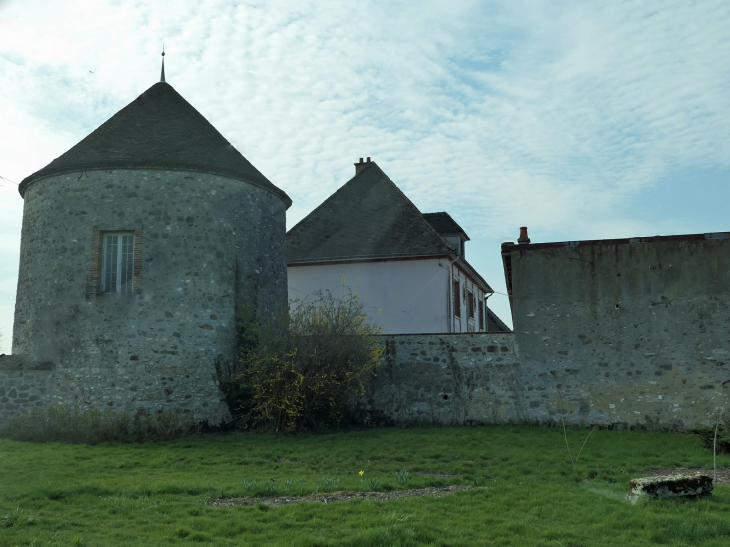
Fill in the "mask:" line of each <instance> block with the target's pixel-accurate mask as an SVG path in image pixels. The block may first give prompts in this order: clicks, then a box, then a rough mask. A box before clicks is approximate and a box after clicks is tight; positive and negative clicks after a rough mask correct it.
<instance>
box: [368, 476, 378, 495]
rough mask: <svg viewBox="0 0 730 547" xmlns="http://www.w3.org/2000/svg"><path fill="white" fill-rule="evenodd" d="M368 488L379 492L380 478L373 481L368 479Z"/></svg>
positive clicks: (374, 478)
mask: <svg viewBox="0 0 730 547" xmlns="http://www.w3.org/2000/svg"><path fill="white" fill-rule="evenodd" d="M368 487H369V488H370V490H371V491H373V492H377V491H379V490H380V479H378V477H373V478H372V479H368Z"/></svg>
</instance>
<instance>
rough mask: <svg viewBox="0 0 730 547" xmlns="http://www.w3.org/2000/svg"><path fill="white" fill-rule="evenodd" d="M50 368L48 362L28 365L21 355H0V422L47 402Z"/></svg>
mask: <svg viewBox="0 0 730 547" xmlns="http://www.w3.org/2000/svg"><path fill="white" fill-rule="evenodd" d="M50 369H51V364H50V363H41V364H37V365H29V364H28V363H26V362H25V360H24V359H22V358H21V357H18V356H15V355H0V421H2V419H3V418H5V417H6V416H8V415H10V414H17V413H21V412H29V411H31V410H32V409H34V408H39V407H42V406H44V405H45V404H46V403H47V401H48V395H49V383H50V380H51V372H50Z"/></svg>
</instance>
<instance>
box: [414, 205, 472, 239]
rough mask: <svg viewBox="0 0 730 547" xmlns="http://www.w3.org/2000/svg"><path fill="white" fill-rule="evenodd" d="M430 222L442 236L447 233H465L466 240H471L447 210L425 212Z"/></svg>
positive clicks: (424, 215) (424, 216) (425, 216)
mask: <svg viewBox="0 0 730 547" xmlns="http://www.w3.org/2000/svg"><path fill="white" fill-rule="evenodd" d="M423 218H425V219H426V220H427V221H428V223H429V224H430V225H431V226H433V227H434V229H435V230H436V231H437V232H438V233H439V234H441V235H442V236H446V235H463V236H464V239H465V240H466V241H469V236H468V235H466V232H465V231H464V230H462V229H461V226H459V225H458V224H457V223H456V221H455V220H454V219H453V218H451V215H450V214H449V213H446V212H443V211H442V212H439V213H423Z"/></svg>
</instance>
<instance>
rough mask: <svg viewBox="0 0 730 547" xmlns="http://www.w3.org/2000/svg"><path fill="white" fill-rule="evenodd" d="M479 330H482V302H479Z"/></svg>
mask: <svg viewBox="0 0 730 547" xmlns="http://www.w3.org/2000/svg"><path fill="white" fill-rule="evenodd" d="M479 330H484V300H480V301H479Z"/></svg>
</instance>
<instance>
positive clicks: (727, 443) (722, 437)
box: [689, 418, 730, 455]
mask: <svg viewBox="0 0 730 547" xmlns="http://www.w3.org/2000/svg"><path fill="white" fill-rule="evenodd" d="M689 431H690V433H693V434H694V435H697V437H699V439H700V443H701V444H702V446H703V447H704V448H707V449H708V450H712V448H713V443H714V441H715V428H714V427H694V428H692V429H690V430H689ZM717 453H718V454H727V455H730V420H728V419H727V418H725V419H723V420H722V421H721V422H720V424H719V426H718V428H717Z"/></svg>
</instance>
